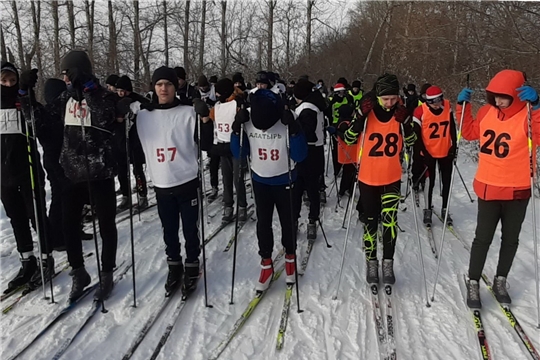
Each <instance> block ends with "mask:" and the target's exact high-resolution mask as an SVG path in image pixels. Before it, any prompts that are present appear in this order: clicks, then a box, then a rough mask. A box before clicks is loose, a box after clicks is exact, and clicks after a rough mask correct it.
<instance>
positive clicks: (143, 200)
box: [135, 195, 148, 212]
mask: <svg viewBox="0 0 540 360" xmlns="http://www.w3.org/2000/svg"><path fill="white" fill-rule="evenodd" d="M147 207H148V198H147V197H146V196H142V195H141V196H139V203H138V204H136V207H135V209H136V210H137V211H139V212H140V211H142V210H144V209H146V208H147Z"/></svg>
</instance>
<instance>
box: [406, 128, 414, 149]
mask: <svg viewBox="0 0 540 360" xmlns="http://www.w3.org/2000/svg"><path fill="white" fill-rule="evenodd" d="M404 140H405V146H413V145H414V142H415V141H416V133H415V132H414V131H413V132H411V134H410V135H408V136H405V139H404Z"/></svg>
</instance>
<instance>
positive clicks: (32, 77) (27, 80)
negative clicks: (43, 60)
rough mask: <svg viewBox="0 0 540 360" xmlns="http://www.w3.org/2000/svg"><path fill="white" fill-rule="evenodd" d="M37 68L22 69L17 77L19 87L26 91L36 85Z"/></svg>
mask: <svg viewBox="0 0 540 360" xmlns="http://www.w3.org/2000/svg"><path fill="white" fill-rule="evenodd" d="M37 74H38V69H32V70H26V71H23V72H22V74H21V76H20V78H19V89H21V90H22V91H28V90H29V89H33V88H34V87H35V86H36V83H37V80H38V75H37Z"/></svg>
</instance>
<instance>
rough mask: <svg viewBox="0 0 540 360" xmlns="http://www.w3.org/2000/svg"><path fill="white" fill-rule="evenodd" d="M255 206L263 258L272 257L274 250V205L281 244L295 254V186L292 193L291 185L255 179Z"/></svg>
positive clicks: (260, 253) (288, 252)
mask: <svg viewBox="0 0 540 360" xmlns="http://www.w3.org/2000/svg"><path fill="white" fill-rule="evenodd" d="M253 191H254V195H255V206H256V211H257V239H258V240H259V255H260V256H261V258H263V259H269V258H271V257H272V251H273V250H274V232H273V231H272V220H273V217H274V207H275V208H276V209H277V212H278V216H279V222H280V224H281V244H282V245H283V246H284V247H285V252H286V253H287V254H295V250H296V239H295V237H296V229H295V228H294V224H293V221H292V220H293V219H292V216H293V213H292V210H293V209H292V208H291V207H292V206H291V205H292V204H291V200H290V196H293V198H294V191H295V190H294V186H293V190H292V194H291V189H289V185H267V184H263V183H260V182H258V181H256V180H253Z"/></svg>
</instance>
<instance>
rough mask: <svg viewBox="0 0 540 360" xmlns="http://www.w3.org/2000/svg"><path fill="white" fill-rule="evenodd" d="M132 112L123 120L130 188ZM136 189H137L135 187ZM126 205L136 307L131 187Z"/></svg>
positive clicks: (134, 305)
mask: <svg viewBox="0 0 540 360" xmlns="http://www.w3.org/2000/svg"><path fill="white" fill-rule="evenodd" d="M132 116H133V113H132V112H129V113H128V114H126V116H125V117H124V122H125V128H126V161H127V177H128V184H129V187H130V188H131V171H130V165H129V162H130V160H131V159H130V156H129V130H130V128H131V120H132ZM137 190H138V189H137ZM137 202H139V192H138V191H137ZM128 206H129V231H130V241H131V263H132V264H133V266H132V267H131V271H132V274H133V307H134V308H136V307H137V290H136V286H135V240H134V237H133V198H132V196H131V189H129V196H128ZM138 209H139V221H140V220H141V210H140V207H138Z"/></svg>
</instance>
